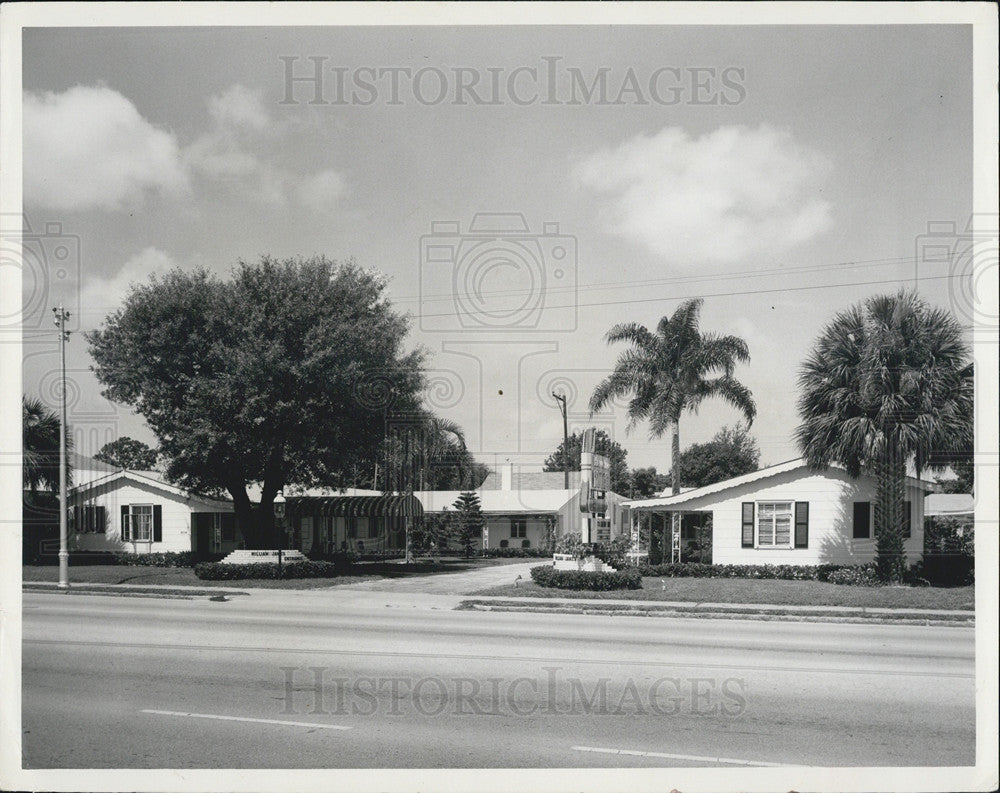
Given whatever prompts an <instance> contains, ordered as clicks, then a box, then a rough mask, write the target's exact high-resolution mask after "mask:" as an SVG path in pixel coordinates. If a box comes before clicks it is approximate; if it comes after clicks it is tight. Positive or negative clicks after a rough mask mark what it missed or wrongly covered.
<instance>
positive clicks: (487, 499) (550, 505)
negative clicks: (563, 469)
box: [413, 474, 577, 515]
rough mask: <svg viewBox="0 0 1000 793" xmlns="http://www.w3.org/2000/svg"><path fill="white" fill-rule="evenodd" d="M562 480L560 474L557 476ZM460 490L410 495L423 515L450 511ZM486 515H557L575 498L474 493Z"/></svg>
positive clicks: (568, 494) (566, 493)
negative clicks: (415, 498)
mask: <svg viewBox="0 0 1000 793" xmlns="http://www.w3.org/2000/svg"><path fill="white" fill-rule="evenodd" d="M559 475H560V476H562V474H559ZM463 492H466V491H462V490H422V491H418V492H416V493H414V494H413V495H415V496H416V497H417V499H419V501H420V503H421V504H423V506H424V511H425V512H443V511H444V510H445V509H448V510H450V511H453V510H454V509H455V507H454V506H453V505H454V503H455V501H456V500H457V499H458V497H459V496H460V495H461V494H462V493H463ZM473 492H475V493H476V495H478V496H479V505H480V508H481V509H482V511H483V512H484V513H486V514H502V515H511V514H534V513H544V512H550V513H551V512H561V511H562V510H563V508H564V507H565V506H566V505H567V504H568V503H569V502H570V501H572V500H573V498H574V497H575V496H576V495H577V494H576V493H575V492H574V491H572V490H561V489H560V490H476V491H473Z"/></svg>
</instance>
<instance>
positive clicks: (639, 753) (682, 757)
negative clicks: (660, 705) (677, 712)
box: [571, 746, 790, 768]
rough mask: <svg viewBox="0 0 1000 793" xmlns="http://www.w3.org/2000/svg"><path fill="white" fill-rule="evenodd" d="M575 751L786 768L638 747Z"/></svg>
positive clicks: (575, 747) (757, 761)
mask: <svg viewBox="0 0 1000 793" xmlns="http://www.w3.org/2000/svg"><path fill="white" fill-rule="evenodd" d="M571 748H572V749H573V751H576V752H597V753H598V754H618V755H628V756H630V757H663V758H666V759H667V760H690V761H692V762H696V763H728V764H730V765H753V766H765V767H767V768H788V767H790V766H788V765H787V764H786V763H765V762H762V761H760V760H737V759H735V758H732V757H707V756H702V755H698V754H669V753H667V752H642V751H639V750H638V749H604V748H601V747H599V746H573V747H571Z"/></svg>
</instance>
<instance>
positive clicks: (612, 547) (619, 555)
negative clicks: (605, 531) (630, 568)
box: [591, 536, 631, 568]
mask: <svg viewBox="0 0 1000 793" xmlns="http://www.w3.org/2000/svg"><path fill="white" fill-rule="evenodd" d="M630 547H631V541H630V540H629V538H628V537H625V536H619V537H615V538H614V539H613V540H612V541H611V542H609V543H607V544H602V543H594V544H593V546H591V552H592V553H593V554H594V556H596V557H597V558H598V559H600V560H601V561H602V562H605V563H607V564H609V565H611V566H612V567H618V568H621V567H624V566H625V564H626V559H625V555H626V554H627V553H628V549H629V548H630Z"/></svg>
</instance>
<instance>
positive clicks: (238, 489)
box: [226, 483, 261, 550]
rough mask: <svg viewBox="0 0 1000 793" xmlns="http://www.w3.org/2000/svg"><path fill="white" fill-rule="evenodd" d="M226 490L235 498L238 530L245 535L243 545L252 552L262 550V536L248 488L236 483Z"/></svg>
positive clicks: (234, 507) (234, 508) (234, 509)
mask: <svg viewBox="0 0 1000 793" xmlns="http://www.w3.org/2000/svg"><path fill="white" fill-rule="evenodd" d="M226 489H227V490H228V491H229V495H231V496H232V497H233V511H234V512H235V513H236V528H237V529H238V530H239V532H240V534H242V535H243V543H244V544H245V545H246V547H247V548H249V549H251V550H256V549H259V548H261V544H260V535H259V533H258V531H257V526H256V522H255V521H254V515H253V512H254V509H253V504H251V503H250V497H249V496H248V495H247V491H246V488H245V487H244V486H243V485H242V484H239V485H237V484H236V483H232V484H229V485H227V487H226Z"/></svg>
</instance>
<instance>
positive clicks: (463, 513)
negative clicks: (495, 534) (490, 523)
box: [452, 491, 486, 556]
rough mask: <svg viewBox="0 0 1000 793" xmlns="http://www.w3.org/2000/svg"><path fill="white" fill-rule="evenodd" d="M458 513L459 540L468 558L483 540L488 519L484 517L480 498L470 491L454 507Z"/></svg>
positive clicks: (457, 500) (463, 494) (456, 501)
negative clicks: (477, 543) (478, 542)
mask: <svg viewBox="0 0 1000 793" xmlns="http://www.w3.org/2000/svg"><path fill="white" fill-rule="evenodd" d="M452 506H454V507H455V510H456V511H457V515H456V516H455V520H456V523H457V529H458V532H457V533H458V540H459V542H460V543H461V544H462V550H463V551H464V552H465V555H466V556H472V554H473V552H474V550H475V546H476V542H477V541H480V540H482V536H483V529H484V528H485V527H486V518H484V517H483V511H482V507H481V506H480V504H479V496H478V495H476V494H475V493H473V492H471V491H469V492H465V493H462V494H460V495H459V497H458V498H457V499H456V500H455V503H454V504H453V505H452Z"/></svg>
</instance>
